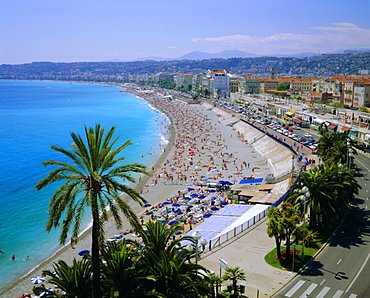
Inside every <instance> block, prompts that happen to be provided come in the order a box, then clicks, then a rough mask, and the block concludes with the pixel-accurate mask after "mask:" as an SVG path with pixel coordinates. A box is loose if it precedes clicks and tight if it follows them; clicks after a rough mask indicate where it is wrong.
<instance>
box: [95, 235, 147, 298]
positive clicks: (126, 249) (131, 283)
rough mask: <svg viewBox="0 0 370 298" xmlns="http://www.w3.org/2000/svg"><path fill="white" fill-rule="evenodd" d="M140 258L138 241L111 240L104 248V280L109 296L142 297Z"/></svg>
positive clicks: (104, 286)
mask: <svg viewBox="0 0 370 298" xmlns="http://www.w3.org/2000/svg"><path fill="white" fill-rule="evenodd" d="M139 258H140V247H138V246H137V245H136V242H134V241H130V240H127V241H126V239H122V240H120V241H119V242H110V243H108V246H107V247H105V248H103V249H102V260H103V264H102V280H103V288H105V291H104V292H105V293H106V294H108V293H110V295H109V297H116V295H118V297H140V296H142V289H141V287H140V276H139V275H138V270H137V268H136V264H137V261H138V259H139Z"/></svg>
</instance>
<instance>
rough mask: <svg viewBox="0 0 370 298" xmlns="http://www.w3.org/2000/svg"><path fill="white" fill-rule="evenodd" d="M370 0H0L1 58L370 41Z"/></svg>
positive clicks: (287, 48)
mask: <svg viewBox="0 0 370 298" xmlns="http://www.w3.org/2000/svg"><path fill="white" fill-rule="evenodd" d="M369 14H370V1H369V0H352V1H348V0H346V1H344V0H309V1H307V0H301V1H299V0H285V1H280V0H264V1H261V0H232V1H225V0H224V1H219V0H212V1H209V0H207V1H206V0H187V1H179V0H157V1H153V0H146V1H144V0H99V1H98V0H90V1H86V0H35V1H29V0H0V64H4V63H9V64H17V63H28V62H34V61H52V62H74V61H107V60H112V59H119V60H132V59H137V58H143V57H150V56H159V57H167V58H176V57H180V56H182V55H184V54H186V53H189V52H192V51H203V52H209V53H217V52H221V51H224V50H242V51H245V52H249V53H257V54H263V55H271V54H293V53H303V52H316V53H319V52H320V53H325V52H332V51H335V50H340V49H356V48H370V17H369Z"/></svg>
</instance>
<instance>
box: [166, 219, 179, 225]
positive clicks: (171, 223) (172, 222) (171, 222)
mask: <svg viewBox="0 0 370 298" xmlns="http://www.w3.org/2000/svg"><path fill="white" fill-rule="evenodd" d="M175 223H177V221H176V220H173V221H170V222H169V223H168V224H169V225H170V226H172V225H173V224H175Z"/></svg>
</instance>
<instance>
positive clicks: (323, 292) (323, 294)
mask: <svg viewBox="0 0 370 298" xmlns="http://www.w3.org/2000/svg"><path fill="white" fill-rule="evenodd" d="M329 290H330V287H325V288H323V289H322V290H321V292H320V293H319V295H317V296H316V298H323V297H324V296H325V295H326V293H327V292H329Z"/></svg>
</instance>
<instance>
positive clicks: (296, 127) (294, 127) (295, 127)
mask: <svg viewBox="0 0 370 298" xmlns="http://www.w3.org/2000/svg"><path fill="white" fill-rule="evenodd" d="M292 128H293V129H296V130H300V129H301V128H300V127H299V126H296V125H294V126H292Z"/></svg>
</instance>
